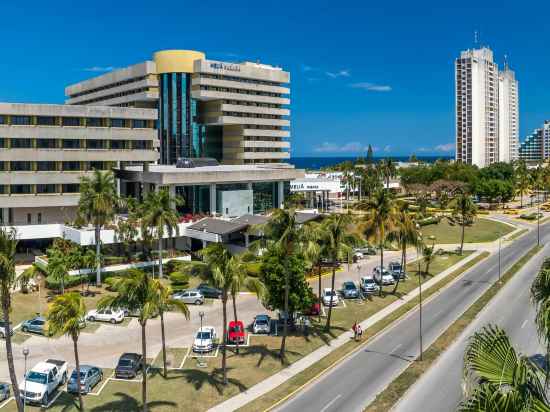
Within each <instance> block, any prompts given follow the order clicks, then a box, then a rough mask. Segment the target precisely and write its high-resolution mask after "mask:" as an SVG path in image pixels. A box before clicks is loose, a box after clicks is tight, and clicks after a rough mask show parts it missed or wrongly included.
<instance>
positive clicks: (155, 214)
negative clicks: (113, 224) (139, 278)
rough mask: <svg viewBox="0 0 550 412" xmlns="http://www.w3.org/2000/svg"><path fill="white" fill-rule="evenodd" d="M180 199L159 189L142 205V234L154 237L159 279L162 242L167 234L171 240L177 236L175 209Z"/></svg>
mask: <svg viewBox="0 0 550 412" xmlns="http://www.w3.org/2000/svg"><path fill="white" fill-rule="evenodd" d="M182 203H183V200H182V199H181V198H180V197H177V196H176V197H171V196H170V194H169V193H168V190H166V189H161V190H159V191H157V192H149V194H148V195H147V197H146V199H145V201H144V203H143V217H142V220H141V225H142V229H141V231H142V233H146V232H149V233H150V235H151V237H153V233H154V235H156V238H157V241H158V248H159V277H160V278H161V279H162V277H163V273H162V240H163V238H164V234H165V233H168V236H169V237H170V238H171V237H172V235H173V233H174V232H175V233H176V235H179V228H178V212H177V211H176V209H175V207H176V206H178V205H181V204H182Z"/></svg>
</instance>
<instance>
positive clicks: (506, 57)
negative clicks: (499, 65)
mask: <svg viewBox="0 0 550 412" xmlns="http://www.w3.org/2000/svg"><path fill="white" fill-rule="evenodd" d="M504 70H508V55H507V54H505V55H504Z"/></svg>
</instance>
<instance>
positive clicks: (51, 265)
mask: <svg viewBox="0 0 550 412" xmlns="http://www.w3.org/2000/svg"><path fill="white" fill-rule="evenodd" d="M69 258H70V255H69V254H67V253H66V252H64V251H63V250H60V249H58V248H56V247H53V248H51V249H49V250H48V266H47V267H46V271H47V272H48V276H51V277H52V279H54V280H55V281H57V282H59V284H60V286H61V293H65V280H67V276H68V275H69V268H70V263H71V262H70V261H69Z"/></svg>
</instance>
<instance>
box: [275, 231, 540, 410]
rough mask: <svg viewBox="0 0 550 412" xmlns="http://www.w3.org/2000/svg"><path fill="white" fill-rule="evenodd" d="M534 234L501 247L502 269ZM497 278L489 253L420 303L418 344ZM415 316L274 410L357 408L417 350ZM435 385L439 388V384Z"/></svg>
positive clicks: (440, 329) (430, 338) (494, 259)
mask: <svg viewBox="0 0 550 412" xmlns="http://www.w3.org/2000/svg"><path fill="white" fill-rule="evenodd" d="M541 234H543V241H546V240H548V238H549V237H550V233H549V230H548V226H544V227H543V228H541ZM535 239H536V233H534V232H530V233H528V234H526V235H524V236H522V237H520V238H519V239H518V240H517V241H515V242H513V243H511V244H509V245H508V246H506V247H504V248H503V251H502V267H503V270H505V269H506V268H507V267H509V266H511V265H512V264H513V263H514V262H515V261H516V260H518V259H519V258H520V257H521V256H522V255H523V254H524V253H525V252H526V251H527V250H529V249H530V248H531V247H532V246H533V245H534V244H535V241H536V240H535ZM497 277H498V256H497V255H496V254H494V255H492V256H490V257H489V258H487V259H485V260H484V261H482V262H481V263H480V264H479V265H477V266H476V267H475V268H474V269H473V270H470V271H468V272H466V274H465V275H464V276H463V277H462V278H461V279H460V280H459V281H457V282H455V283H453V284H452V285H451V286H450V287H448V288H447V289H445V290H444V291H442V292H441V293H439V294H438V295H437V296H435V297H434V298H433V299H432V300H430V301H429V302H428V303H426V304H425V305H424V310H423V325H424V326H423V336H424V345H425V346H427V345H429V344H431V343H432V342H433V341H434V340H435V339H436V338H437V336H439V335H440V334H441V333H442V332H443V331H444V330H445V328H446V327H447V326H448V325H450V324H451V323H452V322H453V321H454V320H455V319H456V318H457V317H458V316H459V315H460V314H462V313H463V312H464V311H465V310H466V309H467V308H468V307H469V306H470V305H471V304H472V303H473V302H474V301H475V300H476V299H477V298H478V297H479V296H481V294H482V293H483V292H484V291H485V290H486V289H487V288H488V287H489V286H490V284H491V283H492V282H494V281H495V280H496V279H497ZM418 317H419V313H418V311H415V312H413V313H411V314H410V315H408V316H407V317H406V318H404V319H403V320H401V321H400V322H398V323H397V324H396V325H395V326H393V327H392V328H391V329H389V330H388V331H387V332H386V333H384V334H382V335H380V336H379V337H378V338H376V339H374V340H373V341H372V342H370V343H369V344H368V345H366V346H365V347H364V348H363V349H362V350H361V351H359V352H357V353H356V354H354V355H353V356H351V357H350V358H348V359H347V360H345V361H344V362H342V363H340V364H339V365H338V366H336V367H335V368H334V369H333V370H332V371H331V372H329V373H328V374H326V375H324V376H323V377H322V378H321V379H319V380H318V381H315V382H314V383H312V384H311V385H309V386H308V387H306V388H305V389H304V390H303V391H301V392H300V393H298V394H297V395H296V396H294V397H293V398H291V399H290V400H288V401H287V402H286V403H284V404H283V405H281V406H280V407H279V408H277V410H278V411H285V412H290V411H300V412H302V411H321V412H331V411H362V410H363V409H364V407H365V406H366V405H368V404H369V403H370V402H371V401H372V400H373V399H374V397H375V396H376V395H377V394H378V393H379V392H380V391H381V390H383V389H384V388H385V387H386V386H387V385H388V384H389V383H390V382H391V381H392V380H393V379H395V377H397V376H398V375H399V373H401V371H402V370H404V369H405V368H406V367H407V366H408V365H409V363H410V362H411V361H412V360H413V359H414V358H415V357H416V355H417V354H418V352H419V341H418V324H419V319H418ZM435 387H436V388H438V390H439V387H440V385H437V386H435ZM432 388H433V386H432Z"/></svg>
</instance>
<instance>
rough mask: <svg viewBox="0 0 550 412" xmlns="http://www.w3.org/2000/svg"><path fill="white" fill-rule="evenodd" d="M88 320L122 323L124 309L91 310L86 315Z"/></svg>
mask: <svg viewBox="0 0 550 412" xmlns="http://www.w3.org/2000/svg"><path fill="white" fill-rule="evenodd" d="M86 320H89V321H90V322H95V321H96V320H98V321H101V322H110V323H113V324H114V323H120V322H122V321H123V320H124V310H122V309H101V310H97V309H94V310H91V311H89V312H88V314H87V315H86Z"/></svg>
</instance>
